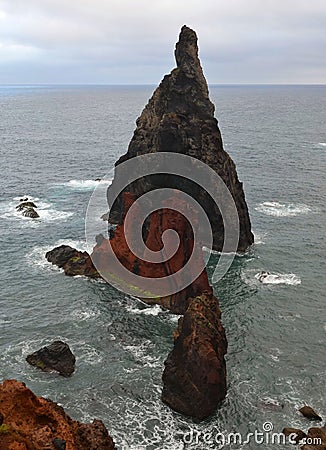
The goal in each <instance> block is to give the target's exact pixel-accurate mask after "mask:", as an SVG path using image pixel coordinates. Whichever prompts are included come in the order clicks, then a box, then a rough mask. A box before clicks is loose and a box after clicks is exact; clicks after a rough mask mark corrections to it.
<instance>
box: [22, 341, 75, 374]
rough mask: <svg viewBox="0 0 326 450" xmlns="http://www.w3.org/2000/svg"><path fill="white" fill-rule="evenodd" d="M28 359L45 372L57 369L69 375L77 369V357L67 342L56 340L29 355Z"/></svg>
mask: <svg viewBox="0 0 326 450" xmlns="http://www.w3.org/2000/svg"><path fill="white" fill-rule="evenodd" d="M26 361H27V362H28V363H29V364H31V365H32V366H35V367H37V368H39V369H41V370H43V371H44V372H50V371H52V370H55V371H56V372H59V373H60V375H63V376H64V377H69V376H70V375H72V373H73V372H74V370H75V362H76V358H75V356H74V355H73V353H72V352H71V350H70V348H69V346H68V345H67V344H66V343H64V342H61V341H54V342H53V343H52V344H51V345H49V346H46V347H42V348H41V349H40V350H38V351H36V352H34V353H32V354H31V355H28V356H27V358H26Z"/></svg>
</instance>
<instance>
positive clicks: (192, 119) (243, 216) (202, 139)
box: [108, 26, 254, 252]
mask: <svg viewBox="0 0 326 450" xmlns="http://www.w3.org/2000/svg"><path fill="white" fill-rule="evenodd" d="M175 59H176V63H177V67H176V68H175V69H173V70H172V72H171V73H170V74H169V75H166V76H165V77H164V78H163V80H162V82H161V84H160V85H159V87H158V88H157V89H156V90H155V92H154V94H153V96H152V97H151V99H150V100H149V102H148V104H147V105H146V107H145V108H144V110H143V112H142V114H141V116H140V117H139V118H138V119H137V128H136V130H135V132H134V135H133V138H132V140H131V142H130V144H129V147H128V151H127V153H126V154H125V155H123V156H122V157H121V158H120V159H119V160H118V161H117V163H116V166H117V167H116V171H115V179H114V180H113V183H112V185H111V186H110V187H109V191H108V200H109V204H110V206H111V210H110V220H109V221H110V222H111V223H121V221H122V218H123V216H124V211H123V199H122V196H121V195H120V196H118V199H117V200H116V201H115V202H114V204H113V205H112V203H113V201H112V199H114V198H115V196H116V194H117V193H119V192H120V189H118V188H116V183H115V180H116V179H117V178H119V164H120V163H122V162H124V161H126V160H128V159H131V158H133V157H135V156H138V155H143V154H147V153H156V152H176V153H182V154H184V155H189V156H191V157H194V158H197V159H199V160H201V161H203V162H204V163H206V164H207V165H208V166H210V167H211V168H212V169H213V170H214V171H215V172H216V173H217V174H218V175H219V176H220V177H221V178H222V180H223V181H224V183H225V184H226V186H227V187H228V189H229V191H230V193H231V194H232V197H233V199H234V202H235V205H236V207H237V211H238V215H239V221H240V238H239V243H238V251H241V252H243V251H245V250H246V249H247V247H248V246H249V245H251V244H252V243H253V241H254V237H253V234H252V232H251V224H250V218H249V213H248V208H247V204H246V201H245V195H244V191H243V186H242V183H241V182H240V181H239V179H238V175H237V171H236V167H235V164H234V162H233V161H232V159H231V157H230V156H229V155H228V153H226V152H225V150H224V149H223V142H222V137H221V133H220V130H219V128H218V122H217V120H216V119H215V117H214V109H215V108H214V105H213V103H212V102H211V101H210V99H209V93H208V87H207V82H206V80H205V77H204V74H203V70H202V68H201V65H200V60H199V58H198V46H197V36H196V33H195V32H194V31H193V30H191V29H190V28H188V27H186V26H184V27H182V30H181V33H180V36H179V42H178V43H177V44H176V49H175ZM162 187H171V188H177V189H180V190H182V191H184V192H187V193H189V195H191V196H192V197H193V198H195V199H196V200H197V201H198V202H199V203H200V204H201V205H202V207H203V208H204V209H205V211H206V214H207V215H208V217H209V219H210V223H211V225H212V232H213V238H214V249H215V250H218V251H221V250H222V248H223V242H224V226H223V220H222V217H221V213H220V211H219V208H218V206H217V205H216V204H215V203H214V201H213V200H212V199H211V197H210V195H209V194H208V193H207V192H205V191H204V190H203V189H202V188H200V187H199V186H198V185H196V184H195V183H193V182H192V181H191V174H190V177H189V179H185V178H180V177H176V176H175V175H166V174H163V175H155V176H148V177H146V178H144V177H143V178H140V179H139V180H138V181H137V182H134V183H132V184H131V185H129V186H127V188H126V189H125V190H126V191H129V192H130V193H132V194H134V195H135V196H136V198H138V197H139V196H141V195H142V194H144V193H145V192H148V191H150V190H153V189H156V188H162ZM203 244H205V242H204V243H203Z"/></svg>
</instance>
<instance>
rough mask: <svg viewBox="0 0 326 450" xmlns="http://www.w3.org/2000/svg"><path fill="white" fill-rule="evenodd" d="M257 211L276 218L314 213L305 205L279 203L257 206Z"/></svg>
mask: <svg viewBox="0 0 326 450" xmlns="http://www.w3.org/2000/svg"><path fill="white" fill-rule="evenodd" d="M255 210H256V211H259V212H262V213H264V214H267V215H268V216H276V217H291V216H297V215H299V214H308V213H309V212H312V209H311V208H310V207H309V206H307V205H305V204H303V203H302V204H300V203H279V202H263V203H260V204H259V205H258V206H256V208H255Z"/></svg>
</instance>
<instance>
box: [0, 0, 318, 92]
mask: <svg viewBox="0 0 326 450" xmlns="http://www.w3.org/2000/svg"><path fill="white" fill-rule="evenodd" d="M183 24H187V25H188V26H190V27H192V28H193V29H195V30H196V31H197V34H198V37H199V46H200V56H201V60H202V64H203V67H204V71H205V74H206V76H207V79H208V82H209V83H211V84H212V83H319V84H325V83H326V57H325V56H326V32H325V24H326V0H173V1H172V0H0V84H17V83H18V84H26V83H27V84H30V83H94V84H97V83H101V84H102V83H104V84H119V83H121V84H124V83H128V84H137V83H145V84H146V83H148V84H152V83H153V84H156V83H158V82H159V81H160V79H161V78H162V75H163V74H165V73H167V72H169V71H170V69H172V68H173V66H174V57H173V50H174V45H175V42H176V40H177V37H178V34H179V30H180V27H181V26H182V25H183Z"/></svg>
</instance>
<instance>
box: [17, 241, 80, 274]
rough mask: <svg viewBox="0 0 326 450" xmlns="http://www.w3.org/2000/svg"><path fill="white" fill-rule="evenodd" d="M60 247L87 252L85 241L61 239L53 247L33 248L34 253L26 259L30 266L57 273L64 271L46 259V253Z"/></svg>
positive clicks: (29, 254) (40, 246)
mask: <svg viewBox="0 0 326 450" xmlns="http://www.w3.org/2000/svg"><path fill="white" fill-rule="evenodd" d="M60 245H70V247H73V248H75V249H76V250H80V251H85V250H86V242H85V241H81V240H79V241H77V240H75V241H74V240H67V239H60V240H59V241H57V242H55V243H54V244H52V245H38V246H36V247H34V248H33V250H32V251H30V252H28V253H27V254H26V255H25V257H26V259H27V261H28V263H29V265H32V266H35V267H38V268H41V269H43V270H51V271H55V272H60V271H63V269H61V268H59V267H58V266H54V265H53V264H52V263H50V262H49V261H48V260H47V259H46V258H45V254H46V252H48V251H50V250H52V249H53V248H55V247H59V246H60Z"/></svg>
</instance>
